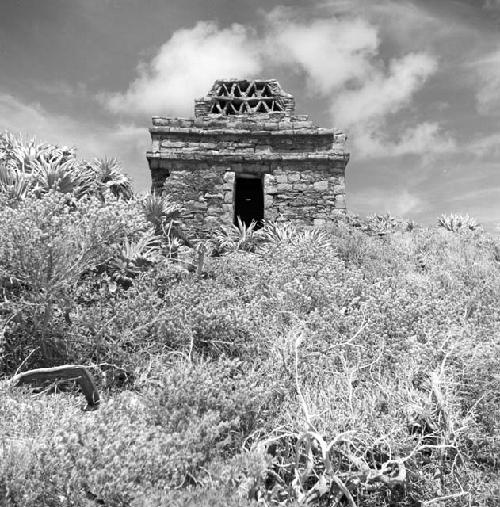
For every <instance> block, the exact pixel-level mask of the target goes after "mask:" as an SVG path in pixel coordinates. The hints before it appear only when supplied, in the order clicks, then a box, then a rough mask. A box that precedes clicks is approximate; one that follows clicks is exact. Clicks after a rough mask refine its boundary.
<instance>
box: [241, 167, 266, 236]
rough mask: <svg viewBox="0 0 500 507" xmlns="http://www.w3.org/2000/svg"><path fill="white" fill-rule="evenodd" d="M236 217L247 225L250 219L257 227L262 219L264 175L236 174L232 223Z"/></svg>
mask: <svg viewBox="0 0 500 507" xmlns="http://www.w3.org/2000/svg"><path fill="white" fill-rule="evenodd" d="M238 217H239V218H240V220H241V221H242V222H243V223H244V224H246V225H247V226H249V225H250V224H251V223H252V221H255V222H257V225H256V226H255V228H256V229H259V228H261V227H262V226H263V219H264V177H263V176H261V175H259V176H256V175H246V174H245V175H241V174H240V175H236V177H235V181H234V225H236V226H237V225H238Z"/></svg>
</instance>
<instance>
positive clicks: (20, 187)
mask: <svg viewBox="0 0 500 507" xmlns="http://www.w3.org/2000/svg"><path fill="white" fill-rule="evenodd" d="M30 184H31V181H30V179H29V178H28V177H26V176H25V175H24V174H23V173H22V172H20V171H16V170H13V169H8V168H7V167H5V166H3V165H0V193H2V194H5V195H7V197H8V198H9V199H14V200H22V199H24V198H25V197H26V196H27V194H28V191H29V188H30Z"/></svg>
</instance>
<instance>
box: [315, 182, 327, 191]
mask: <svg viewBox="0 0 500 507" xmlns="http://www.w3.org/2000/svg"><path fill="white" fill-rule="evenodd" d="M314 190H317V191H318V192H322V191H324V190H328V181H324V180H323V181H316V182H314Z"/></svg>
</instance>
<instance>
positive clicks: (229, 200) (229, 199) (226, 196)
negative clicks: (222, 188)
mask: <svg viewBox="0 0 500 507" xmlns="http://www.w3.org/2000/svg"><path fill="white" fill-rule="evenodd" d="M224 202H225V203H232V202H233V193H232V192H226V193H225V194H224Z"/></svg>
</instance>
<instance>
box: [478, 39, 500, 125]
mask: <svg viewBox="0 0 500 507" xmlns="http://www.w3.org/2000/svg"><path fill="white" fill-rule="evenodd" d="M473 68H474V69H475V71H476V76H477V82H478V89H477V92H476V101H477V110H478V112H479V113H480V114H484V115H492V114H500V93H499V90H500V49H498V50H496V51H494V52H492V53H490V54H488V55H486V56H485V57H483V58H481V59H479V60H477V61H476V62H474V63H473Z"/></svg>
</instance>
